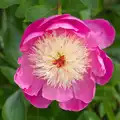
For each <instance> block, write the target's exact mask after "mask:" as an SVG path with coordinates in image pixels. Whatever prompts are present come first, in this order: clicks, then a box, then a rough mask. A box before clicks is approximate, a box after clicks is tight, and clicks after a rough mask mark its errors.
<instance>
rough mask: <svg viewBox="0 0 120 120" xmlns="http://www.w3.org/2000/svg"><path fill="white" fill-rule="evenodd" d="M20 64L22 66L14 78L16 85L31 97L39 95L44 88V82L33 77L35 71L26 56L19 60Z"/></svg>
mask: <svg viewBox="0 0 120 120" xmlns="http://www.w3.org/2000/svg"><path fill="white" fill-rule="evenodd" d="M19 64H21V66H20V67H19V68H18V70H17V72H16V74H15V76H14V79H15V82H16V84H18V85H19V87H20V88H22V89H24V92H25V93H27V94H29V95H37V94H38V92H39V90H40V89H41V88H42V86H43V84H44V81H43V80H40V79H38V78H36V77H35V76H33V73H32V72H33V70H32V68H31V66H30V64H29V61H28V56H27V55H26V54H24V55H23V56H22V57H21V58H20V59H19Z"/></svg>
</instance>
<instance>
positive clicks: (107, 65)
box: [96, 50, 114, 85]
mask: <svg viewBox="0 0 120 120" xmlns="http://www.w3.org/2000/svg"><path fill="white" fill-rule="evenodd" d="M100 57H101V58H102V59H103V62H104V65H105V69H106V73H105V75H104V76H102V77H97V76H96V82H97V83H98V84H100V85H104V84H106V83H107V82H109V80H110V79H111V77H112V73H113V70H114V66H113V63H112V60H111V59H110V58H109V57H108V56H107V55H106V53H105V52H104V51H102V50H100Z"/></svg>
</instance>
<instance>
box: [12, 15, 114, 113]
mask: <svg viewBox="0 0 120 120" xmlns="http://www.w3.org/2000/svg"><path fill="white" fill-rule="evenodd" d="M114 38H115V30H114V28H113V27H112V26H111V25H110V23H109V22H108V21H106V20H104V19H96V20H85V21H83V20H80V19H78V18H75V17H73V16H70V15H68V14H64V15H55V16H51V17H49V18H42V19H39V20H37V21H35V22H33V23H32V24H31V25H29V26H28V28H27V29H26V30H25V32H24V35H23V37H22V41H21V44H20V51H21V52H22V53H23V55H22V56H21V57H20V58H19V60H18V63H19V64H20V67H19V68H18V70H17V72H16V74H15V77H14V79H15V82H16V84H17V85H18V86H19V87H20V88H21V89H22V90H23V92H24V95H25V97H26V99H27V100H28V101H30V103H31V104H32V105H34V106H35V107H37V108H47V107H48V105H49V104H51V102H52V101H53V100H56V101H58V102H59V106H60V108H62V109H64V110H70V111H80V110H82V109H84V108H85V107H86V106H87V105H88V104H89V103H90V102H91V101H92V99H93V98H94V95H95V89H96V83H97V84H100V85H104V84H106V83H107V82H108V81H109V80H110V78H111V76H112V72H113V63H112V60H111V59H110V58H109V57H108V56H107V55H106V53H105V52H104V51H103V50H102V49H104V48H106V47H108V46H110V45H111V44H112V43H113V42H114Z"/></svg>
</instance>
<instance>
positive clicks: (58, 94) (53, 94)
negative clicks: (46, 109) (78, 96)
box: [42, 84, 73, 102]
mask: <svg viewBox="0 0 120 120" xmlns="http://www.w3.org/2000/svg"><path fill="white" fill-rule="evenodd" d="M42 96H43V97H44V98H46V99H48V100H56V101H59V102H64V101H67V100H70V99H71V98H73V92H72V89H71V88H69V89H67V88H66V89H63V88H60V87H59V88H55V87H51V86H49V85H47V84H45V85H44V86H43V89H42Z"/></svg>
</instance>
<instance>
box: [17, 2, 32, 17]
mask: <svg viewBox="0 0 120 120" xmlns="http://www.w3.org/2000/svg"><path fill="white" fill-rule="evenodd" d="M32 3H33V2H32V1H31V0H21V1H20V6H19V7H18V8H17V10H16V12H15V15H16V17H18V18H24V17H25V13H26V11H27V9H28V8H29V7H30V6H32Z"/></svg>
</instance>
